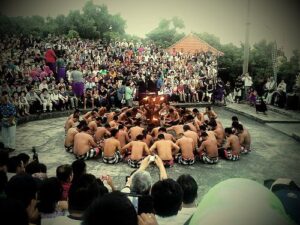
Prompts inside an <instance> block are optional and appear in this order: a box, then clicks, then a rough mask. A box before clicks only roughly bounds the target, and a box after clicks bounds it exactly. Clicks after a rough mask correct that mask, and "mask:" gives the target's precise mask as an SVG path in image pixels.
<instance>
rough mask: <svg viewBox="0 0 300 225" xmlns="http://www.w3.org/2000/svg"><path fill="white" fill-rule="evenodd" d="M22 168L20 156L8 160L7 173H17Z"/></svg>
mask: <svg viewBox="0 0 300 225" xmlns="http://www.w3.org/2000/svg"><path fill="white" fill-rule="evenodd" d="M21 166H22V160H21V158H20V157H18V156H13V157H10V158H9V159H8V162H7V171H8V172H10V173H16V172H17V168H18V167H21Z"/></svg>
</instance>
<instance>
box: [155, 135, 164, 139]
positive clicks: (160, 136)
mask: <svg viewBox="0 0 300 225" xmlns="http://www.w3.org/2000/svg"><path fill="white" fill-rule="evenodd" d="M157 138H158V139H159V140H161V139H165V135H164V134H159V135H158V136H157Z"/></svg>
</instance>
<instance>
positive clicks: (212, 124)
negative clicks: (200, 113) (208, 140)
mask: <svg viewBox="0 0 300 225" xmlns="http://www.w3.org/2000/svg"><path fill="white" fill-rule="evenodd" d="M208 125H209V126H211V127H213V128H215V127H216V126H217V122H216V120H215V119H211V120H210V121H209V123H208Z"/></svg>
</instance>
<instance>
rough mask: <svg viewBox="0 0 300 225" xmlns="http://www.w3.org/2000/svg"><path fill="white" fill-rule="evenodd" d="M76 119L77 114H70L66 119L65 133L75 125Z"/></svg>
mask: <svg viewBox="0 0 300 225" xmlns="http://www.w3.org/2000/svg"><path fill="white" fill-rule="evenodd" d="M78 120H79V116H78V115H75V116H72V117H71V118H70V119H68V121H67V122H66V123H65V133H67V132H68V130H69V129H70V128H71V127H75V126H76V123H77V122H78Z"/></svg>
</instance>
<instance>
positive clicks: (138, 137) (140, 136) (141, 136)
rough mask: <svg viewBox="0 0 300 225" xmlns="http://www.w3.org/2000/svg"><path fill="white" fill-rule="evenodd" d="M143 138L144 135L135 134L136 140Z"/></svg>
mask: <svg viewBox="0 0 300 225" xmlns="http://www.w3.org/2000/svg"><path fill="white" fill-rule="evenodd" d="M143 139H144V135H142V134H139V135H138V136H136V140H138V141H142V140H143Z"/></svg>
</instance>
